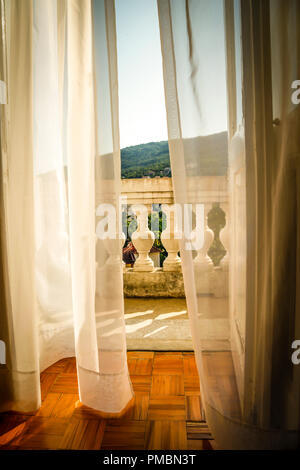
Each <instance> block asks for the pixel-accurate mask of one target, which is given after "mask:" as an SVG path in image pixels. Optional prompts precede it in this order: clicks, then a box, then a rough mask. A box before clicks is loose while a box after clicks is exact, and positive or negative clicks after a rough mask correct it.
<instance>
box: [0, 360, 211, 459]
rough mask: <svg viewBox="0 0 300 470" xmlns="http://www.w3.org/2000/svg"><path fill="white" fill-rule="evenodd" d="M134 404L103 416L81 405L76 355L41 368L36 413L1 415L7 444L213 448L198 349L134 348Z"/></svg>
mask: <svg viewBox="0 0 300 470" xmlns="http://www.w3.org/2000/svg"><path fill="white" fill-rule="evenodd" d="M128 366H129V372H130V376H131V380H132V384H133V388H134V390H135V400H134V403H133V406H132V407H130V408H129V409H128V411H127V412H126V413H125V414H124V415H123V416H122V417H121V418H119V419H116V418H114V419H103V417H101V416H99V415H97V412H94V411H93V410H91V409H90V408H86V407H84V406H82V405H81V406H78V403H77V402H78V389H77V376H76V363H75V358H68V359H63V360H61V361H59V362H57V363H56V364H53V365H52V366H51V367H49V368H48V369H47V370H45V371H44V372H43V373H42V374H41V389H42V400H43V401H42V406H41V408H40V409H39V410H38V411H37V412H36V413H35V414H26V415H24V414H18V413H12V412H10V413H2V414H1V415H0V448H1V449H3V450H4V449H86V450H96V449H106V450H116V449H120V450H139V449H146V450H147V449H149V450H180V449H184V450H186V449H189V450H201V449H211V448H212V436H211V434H210V432H209V429H208V427H207V425H206V422H205V416H204V411H203V408H202V404H201V396H200V386H199V379H198V375H197V369H196V364H195V358H194V354H193V353H188V352H187V353H185V352H172V353H170V352H167V353H163V352H157V353H154V352H149V351H143V352H135V351H129V352H128Z"/></svg>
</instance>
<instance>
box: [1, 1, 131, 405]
mask: <svg viewBox="0 0 300 470" xmlns="http://www.w3.org/2000/svg"><path fill="white" fill-rule="evenodd" d="M6 33H7V48H6V51H5V52H6V54H7V64H8V67H7V71H6V76H5V80H6V81H7V85H8V105H7V107H6V108H5V109H3V113H2V115H1V119H2V125H3V127H2V129H4V130H5V134H4V136H5V140H3V139H2V136H1V143H2V149H1V151H2V165H4V166H5V165H6V167H5V169H6V171H5V172H3V178H2V195H3V198H2V201H3V204H2V212H1V218H3V220H4V221H5V224H4V229H2V235H1V241H2V251H1V252H2V257H3V258H4V268H5V266H7V269H4V276H3V283H4V285H5V294H6V295H5V299H3V302H4V303H5V318H4V319H5V321H3V322H2V323H1V336H2V337H3V338H5V342H6V345H7V366H6V367H5V368H2V369H1V376H0V377H1V381H2V382H3V383H2V384H1V385H2V386H1V390H2V393H3V394H4V396H3V401H2V404H1V407H2V409H15V410H20V411H30V410H34V409H36V408H37V407H38V406H39V404H40V391H39V390H40V389H39V372H40V371H41V370H43V369H45V368H46V367H48V366H49V365H50V364H52V363H53V362H55V361H57V360H59V359H61V358H63V357H68V356H72V355H75V354H76V360H77V372H78V383H79V394H80V400H81V402H82V403H83V404H84V405H86V406H89V407H92V408H95V409H98V410H101V411H103V412H110V413H114V412H116V413H117V412H120V411H121V410H122V409H123V408H124V407H125V406H126V405H127V403H128V402H129V401H130V399H131V398H132V396H133V392H132V387H131V383H130V379H129V375H128V369H127V359H126V340H125V325H124V314H123V313H124V312H123V287H122V259H121V246H120V241H119V240H118V239H117V240H114V241H113V242H111V243H108V241H107V240H98V241H97V239H96V223H97V219H96V207H97V205H99V204H100V203H105V204H108V203H114V207H115V208H117V210H118V204H117V202H118V196H119V185H120V183H119V180H120V163H119V157H120V156H119V153H120V150H119V135H118V86H117V84H118V81H117V67H116V37H115V13H114V2H113V1H111V0H100V1H95V2H92V1H91V0H68V1H65V0H43V1H40V0H28V1H22V2H20V1H18V0H7V1H6ZM4 62H5V61H4ZM6 142H7V152H6V147H5V145H4V144H5V143H6ZM100 214H101V211H100V212H99V215H100ZM102 215H104V214H102ZM96 242H97V246H96ZM112 258H113V262H112V261H111V260H112ZM2 333H3V334H2Z"/></svg>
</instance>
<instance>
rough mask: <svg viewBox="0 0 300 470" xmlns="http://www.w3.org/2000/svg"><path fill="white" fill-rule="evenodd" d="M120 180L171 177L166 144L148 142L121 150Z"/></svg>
mask: <svg viewBox="0 0 300 470" xmlns="http://www.w3.org/2000/svg"><path fill="white" fill-rule="evenodd" d="M121 162H122V178H142V177H143V176H152V177H153V176H171V172H170V156H169V146H168V142H149V143H148V144H141V145H134V146H133V147H126V148H124V149H122V150H121Z"/></svg>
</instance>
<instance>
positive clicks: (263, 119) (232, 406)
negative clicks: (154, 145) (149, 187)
mask: <svg viewBox="0 0 300 470" xmlns="http://www.w3.org/2000/svg"><path fill="white" fill-rule="evenodd" d="M299 6H300V4H299V2H297V1H294V0H289V1H287V2H281V1H275V2H273V1H271V2H268V1H256V0H252V1H249V2H240V0H225V2H223V1H222V0H214V1H207V0H185V1H184V0H158V11H159V21H160V33H161V47H162V55H163V71H164V83H165V96H166V108H167V120H168V133H169V147H170V156H171V165H172V175H173V186H174V192H175V201H176V202H177V203H179V204H181V205H183V204H187V203H188V204H192V205H193V208H194V211H196V205H197V204H198V205H200V206H202V207H203V210H204V215H205V219H204V229H202V233H203V238H204V243H203V245H202V247H200V250H199V249H197V250H194V251H191V250H189V249H188V246H189V241H190V236H189V235H188V233H187V234H185V237H184V238H183V240H182V242H181V257H182V262H183V274H184V282H185V290H186V297H187V304H188V311H189V316H190V320H191V327H192V335H193V341H194V347H195V352H196V356H197V364H198V369H199V375H200V382H201V394H202V398H203V401H204V406H205V411H206V417H207V420H208V424H209V426H210V427H211V429H212V432H213V434H214V437H215V438H216V440H217V443H218V444H219V445H220V446H221V447H224V448H256V449H258V448H280V447H283V448H288V447H296V446H297V445H299V429H300V422H299V416H300V414H299V396H300V393H299V392H300V390H299V366H298V369H297V366H295V365H293V364H292V362H291V354H292V349H291V344H292V341H293V339H297V338H298V337H299V318H300V311H299V299H298V294H297V293H296V287H297V282H298V281H299V279H298V278H299V266H300V264H299V257H298V258H297V259H296V257H295V253H297V250H298V249H297V246H298V247H299V228H297V222H296V220H298V222H299V214H297V209H296V207H297V206H296V205H295V204H296V200H298V201H299V183H300V181H299V155H300V142H299V130H300V122H299V109H300V108H299V106H298V107H297V106H296V105H293V104H292V103H291V93H292V91H293V90H291V84H292V82H293V81H294V80H296V79H297V78H299V77H297V74H299V44H300V41H299V24H300V23H299V13H300V12H299ZM270 27H271V28H270ZM270 29H271V32H272V35H271V38H270ZM270 46H271V47H270ZM271 83H273V94H272V93H271V86H270V84H271ZM272 101H273V103H272ZM272 106H273V110H274V113H273V116H272ZM227 113H228V124H227ZM276 119H277V120H276ZM272 120H274V126H272ZM278 120H279V126H276V123H277V124H278ZM228 144H229V145H228ZM297 188H298V189H297ZM297 194H298V196H297ZM297 218H298V219H297ZM297 237H298V242H297ZM297 244H298V245H297ZM196 251H198V253H196ZM297 263H298V264H297Z"/></svg>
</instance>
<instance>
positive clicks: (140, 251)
mask: <svg viewBox="0 0 300 470" xmlns="http://www.w3.org/2000/svg"><path fill="white" fill-rule="evenodd" d="M204 179H205V181H204V182H203V183H204V184H203V185H201V194H200V193H199V191H198V192H197V195H196V196H197V202H198V203H200V204H202V206H203V213H204V226H203V227H202V232H203V233H202V238H203V243H202V244H201V246H200V248H199V249H198V250H194V251H193V263H194V269H195V280H196V283H197V285H196V288H197V293H198V294H201V295H213V296H215V297H227V296H228V271H229V270H228V261H229V250H228V248H229V243H228V241H229V240H228V239H229V233H228V226H229V216H228V200H227V181H226V178H225V177H204ZM213 180H214V181H213ZM216 180H217V181H216ZM221 180H222V181H221ZM150 182H152V180H147V184H150ZM157 184H158V183H157ZM130 187H131V188H133V184H132V183H131V185H130ZM136 189H137V188H136ZM167 189H168V197H169V201H168V204H167V206H168V207H169V209H170V211H169V217H167V226H166V227H165V228H164V230H163V231H162V233H161V242H162V244H163V246H164V248H165V249H166V251H167V257H166V258H165V260H164V262H163V265H162V266H160V267H155V266H154V263H153V260H152V259H151V255H150V250H151V248H152V246H153V243H154V240H155V234H154V233H153V232H152V231H151V230H150V228H149V227H148V216H149V214H151V212H152V210H151V208H152V205H151V204H150V202H151V198H150V199H149V198H148V196H149V192H148V190H149V188H148V187H147V198H146V199H147V200H146V202H147V204H146V206H142V205H141V204H140V203H141V202H142V201H143V202H145V198H144V197H143V196H139V197H137V198H136V199H135V200H134V199H133V198H131V202H133V203H134V204H132V205H127V210H130V211H131V213H132V214H134V215H135V217H136V221H137V228H136V230H135V231H134V232H133V233H132V236H131V239H132V243H133V245H134V247H135V249H136V251H137V258H136V261H135V263H134V264H133V267H128V266H127V267H126V268H125V269H124V295H125V296H126V297H184V284H183V276H182V267H181V258H180V254H179V242H180V239H181V234H180V233H179V231H178V230H177V228H176V224H175V218H174V211H173V197H172V196H173V195H172V194H171V193H170V191H169V190H170V179H169V181H168V188H167ZM153 194H154V193H153ZM154 196H155V197H154V200H152V204H156V205H157V204H159V201H158V199H157V197H158V196H159V194H155V195H154ZM200 201H201V202H200ZM163 207H164V208H166V205H165V206H163V205H161V206H160V209H162V208H163ZM192 235H193V232H192Z"/></svg>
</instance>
